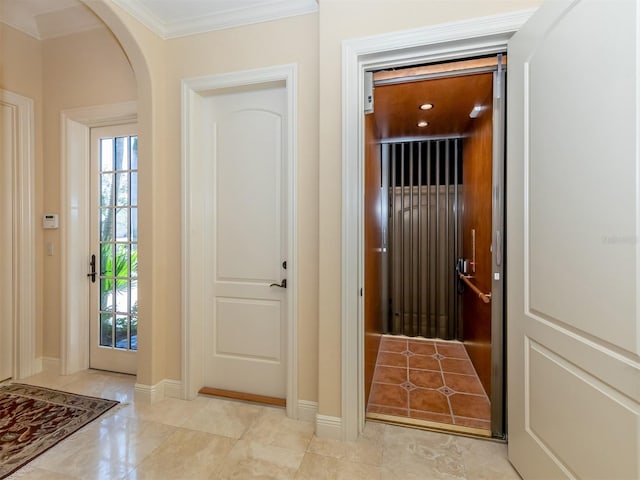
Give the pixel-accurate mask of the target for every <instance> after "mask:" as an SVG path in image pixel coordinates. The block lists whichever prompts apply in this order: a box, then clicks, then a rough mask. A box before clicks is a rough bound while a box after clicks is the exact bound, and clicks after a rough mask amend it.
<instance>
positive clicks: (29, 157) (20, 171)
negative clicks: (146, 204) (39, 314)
mask: <svg viewBox="0 0 640 480" xmlns="http://www.w3.org/2000/svg"><path fill="white" fill-rule="evenodd" d="M0 103H2V105H3V106H7V107H9V109H10V110H11V116H12V122H13V127H12V135H13V137H14V138H13V144H14V145H15V151H14V152H13V153H14V158H13V168H12V171H13V178H12V179H11V181H12V184H13V192H14V195H13V199H14V202H13V209H12V210H13V225H11V227H12V230H13V245H12V257H13V273H12V279H13V280H12V281H13V288H14V290H13V298H12V307H13V308H12V310H13V319H12V322H13V337H14V338H13V340H12V341H13V366H12V377H13V378H14V379H20V378H25V377H29V376H31V375H34V374H35V373H38V372H39V371H40V370H41V369H42V364H41V362H40V361H38V360H39V359H37V358H36V354H37V352H36V307H35V298H36V259H35V257H36V240H35V231H36V230H35V229H36V225H38V222H37V219H36V218H35V187H34V172H35V132H34V128H35V126H34V125H35V123H34V103H33V100H32V99H31V98H27V97H23V96H22V95H18V94H16V93H13V92H10V91H8V90H3V89H0ZM3 228H4V226H3ZM18 266H19V268H18Z"/></svg>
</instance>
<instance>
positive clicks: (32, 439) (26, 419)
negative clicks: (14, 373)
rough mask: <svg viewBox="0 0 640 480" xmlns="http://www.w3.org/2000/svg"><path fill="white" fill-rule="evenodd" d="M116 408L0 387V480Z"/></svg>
mask: <svg viewBox="0 0 640 480" xmlns="http://www.w3.org/2000/svg"><path fill="white" fill-rule="evenodd" d="M117 404H118V402H116V401H114V400H105V399H102V398H94V397H87V396H84V395H76V394H73V393H67V392H60V391H58V390H52V389H50V388H43V387H34V386H31V385H23V384H20V383H13V384H10V385H4V386H2V387H0V479H2V478H6V477H7V476H9V475H10V474H11V473H13V472H15V471H16V470H17V469H19V468H20V467H22V466H24V465H25V464H26V463H28V462H30V461H31V460H33V459H34V458H36V457H37V456H38V455H40V454H42V453H44V452H46V451H47V450H48V449H50V448H51V447H53V446H54V445H55V444H57V443H58V442H60V441H61V440H63V439H65V438H66V437H68V436H69V435H71V434H72V433H73V432H75V431H76V430H78V429H79V428H81V427H83V426H84V425H86V424H87V423H89V422H91V421H92V420H94V419H96V418H98V417H99V416H100V415H102V414H103V413H104V412H106V411H107V410H109V409H110V408H112V407H114V406H115V405H117Z"/></svg>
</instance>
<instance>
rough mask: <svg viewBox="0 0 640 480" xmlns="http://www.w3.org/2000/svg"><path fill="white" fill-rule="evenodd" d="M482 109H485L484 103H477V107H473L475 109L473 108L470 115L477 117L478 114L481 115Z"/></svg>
mask: <svg viewBox="0 0 640 480" xmlns="http://www.w3.org/2000/svg"><path fill="white" fill-rule="evenodd" d="M482 110H484V107H483V106H482V105H476V106H475V107H473V110H471V112H470V113H469V117H471V118H476V117H477V116H478V115H480V112H481V111H482Z"/></svg>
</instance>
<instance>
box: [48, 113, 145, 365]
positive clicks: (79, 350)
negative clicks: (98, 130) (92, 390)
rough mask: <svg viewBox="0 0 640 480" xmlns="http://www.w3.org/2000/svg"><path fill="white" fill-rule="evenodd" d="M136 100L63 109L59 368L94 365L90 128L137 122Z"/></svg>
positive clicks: (61, 115) (61, 123)
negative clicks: (91, 352)
mask: <svg viewBox="0 0 640 480" xmlns="http://www.w3.org/2000/svg"><path fill="white" fill-rule="evenodd" d="M137 111H138V106H137V102H135V101H131V102H122V103H115V104H109V105H97V106H91V107H82V108H74V109H69V110H64V111H62V112H61V114H60V125H61V138H60V145H61V152H60V160H61V161H60V205H61V207H60V244H61V245H62V247H61V248H60V265H61V268H60V295H61V302H60V310H61V312H60V313H61V325H60V327H61V332H60V370H61V372H60V373H61V374H62V375H70V374H72V373H75V372H78V371H80V370H85V369H87V368H89V324H88V323H87V318H89V315H90V314H89V283H88V282H87V277H86V274H87V269H88V267H87V265H88V259H87V255H86V254H87V253H88V252H89V247H90V245H89V214H90V212H89V207H90V205H91V202H90V192H89V183H88V181H87V179H88V178H89V170H90V164H89V162H88V161H87V159H88V158H89V156H90V153H91V134H90V133H91V132H90V130H91V128H93V127H104V126H107V125H121V124H125V123H135V122H136V121H137Z"/></svg>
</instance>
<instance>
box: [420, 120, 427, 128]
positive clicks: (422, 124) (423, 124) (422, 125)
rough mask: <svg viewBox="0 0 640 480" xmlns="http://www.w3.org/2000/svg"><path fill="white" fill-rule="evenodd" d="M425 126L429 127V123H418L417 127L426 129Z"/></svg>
mask: <svg viewBox="0 0 640 480" xmlns="http://www.w3.org/2000/svg"><path fill="white" fill-rule="evenodd" d="M427 125H429V122H425V121H424V120H421V121H419V122H418V126H419V127H426V126H427Z"/></svg>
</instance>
